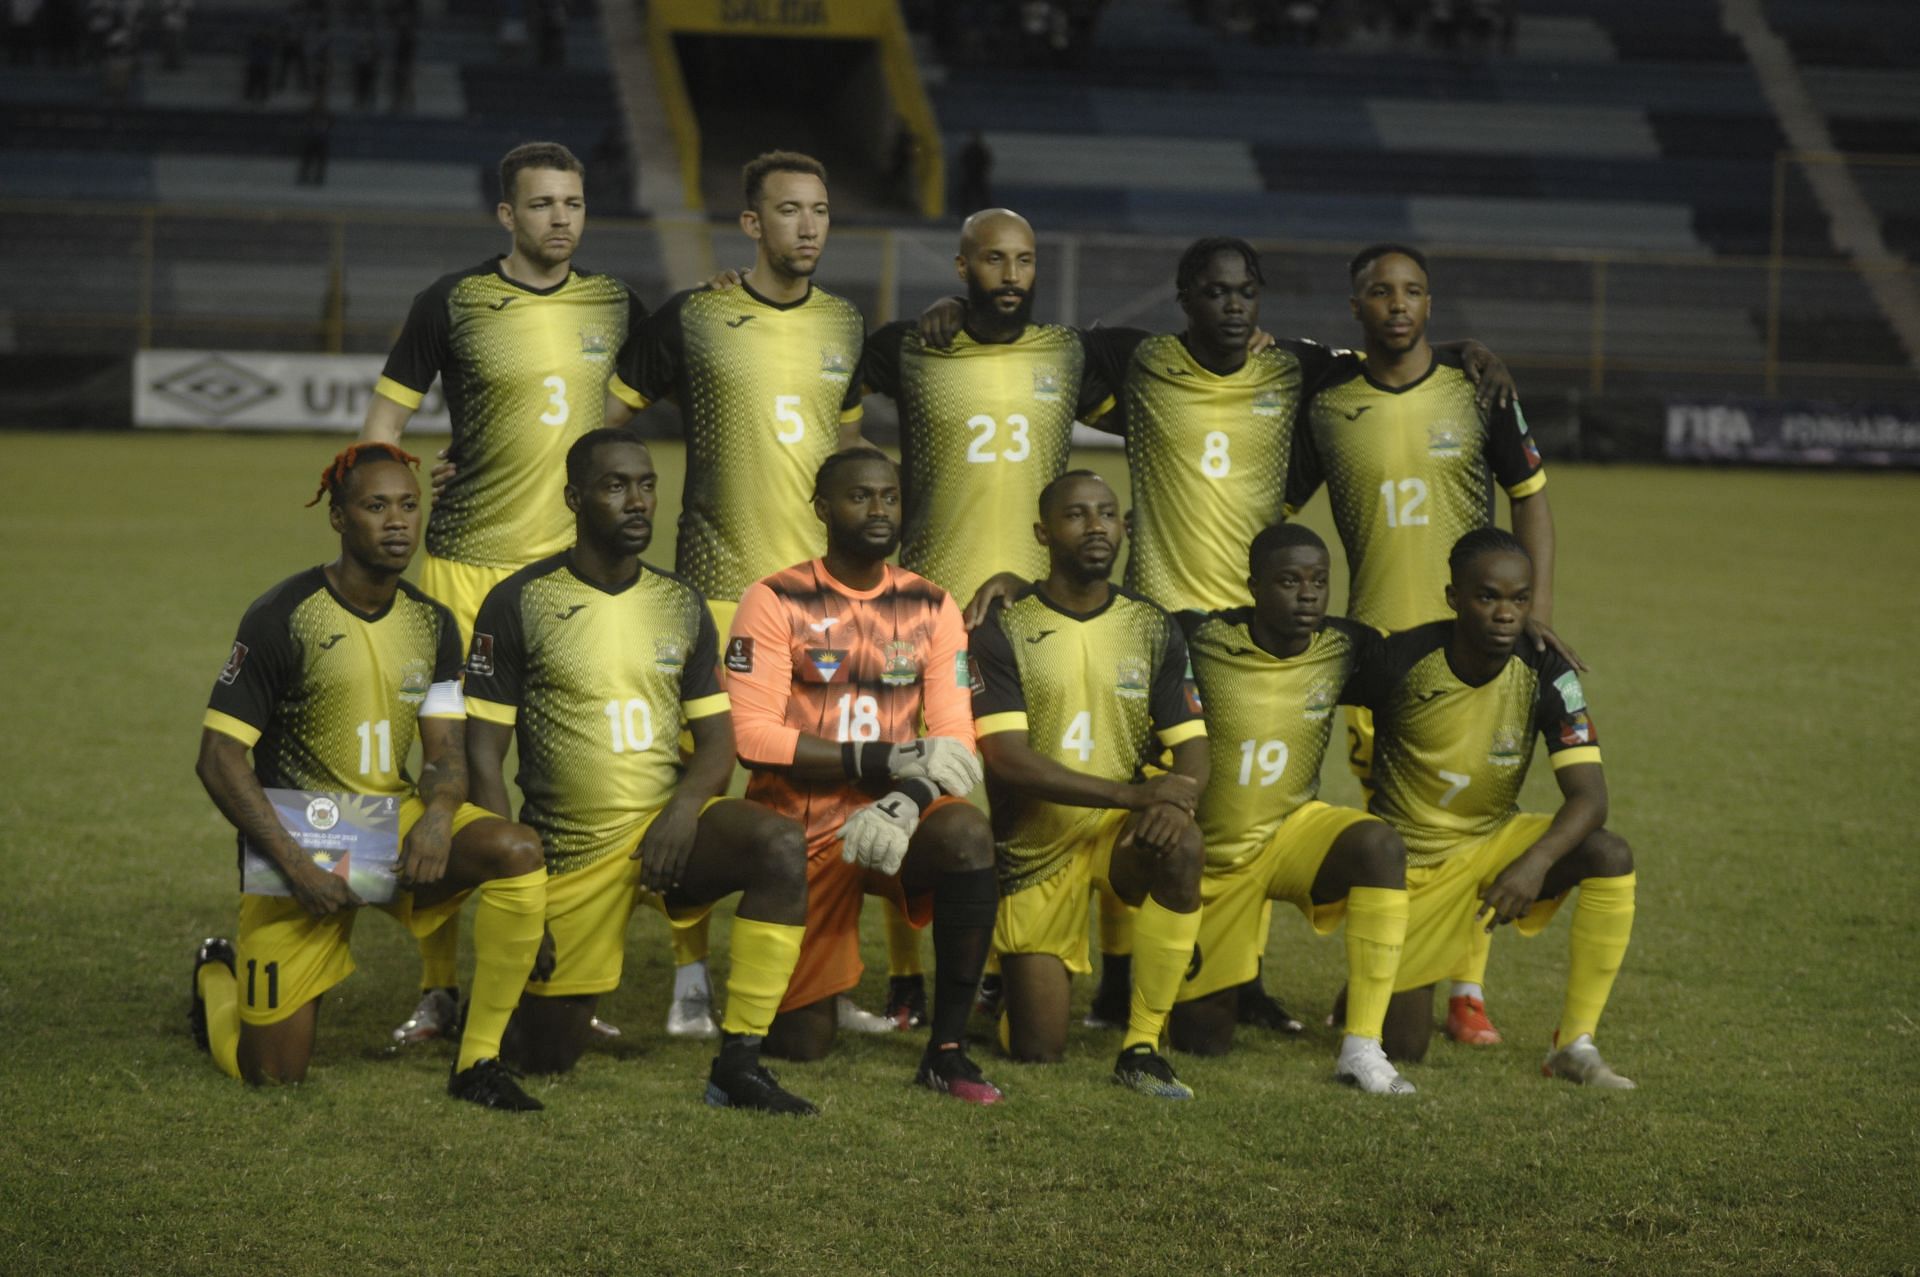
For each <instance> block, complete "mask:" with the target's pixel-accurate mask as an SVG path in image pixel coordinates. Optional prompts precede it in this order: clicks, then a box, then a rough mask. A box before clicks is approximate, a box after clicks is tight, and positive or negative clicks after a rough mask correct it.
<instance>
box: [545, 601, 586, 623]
mask: <svg viewBox="0 0 1920 1277" xmlns="http://www.w3.org/2000/svg"><path fill="white" fill-rule="evenodd" d="M586 608H587V605H586V604H585V603H575V604H574V605H573V606H572V607H570V608H568V609H567V610H566V611H564V612H555V613H554V614H553V619H554V620H556V621H571V620H572V619H573V617H574V614H575V613H576V612H584V611H586Z"/></svg>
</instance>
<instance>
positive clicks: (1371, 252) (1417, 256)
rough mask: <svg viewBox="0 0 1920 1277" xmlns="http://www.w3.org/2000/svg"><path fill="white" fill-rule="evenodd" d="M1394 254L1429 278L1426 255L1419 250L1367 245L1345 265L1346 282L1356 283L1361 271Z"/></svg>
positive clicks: (1403, 245) (1391, 245)
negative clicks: (1404, 259) (1407, 261)
mask: <svg viewBox="0 0 1920 1277" xmlns="http://www.w3.org/2000/svg"><path fill="white" fill-rule="evenodd" d="M1395 253H1398V254H1399V255H1400V256H1402V257H1404V258H1407V259H1408V260H1409V261H1411V262H1412V263H1413V264H1414V265H1415V266H1418V267H1419V268H1420V273H1421V274H1422V275H1426V276H1428V277H1429V278H1431V276H1432V272H1431V271H1429V270H1428V269H1427V255H1426V254H1425V253H1423V252H1421V251H1420V250H1419V249H1417V248H1410V247H1408V246H1407V245H1405V244H1369V245H1367V246H1366V247H1365V248H1363V249H1361V250H1360V251H1359V252H1357V253H1355V254H1354V255H1353V260H1352V261H1350V262H1348V263H1347V282H1348V283H1354V282H1356V281H1358V280H1359V278H1360V272H1361V271H1363V270H1365V269H1366V268H1367V267H1369V266H1371V265H1373V264H1374V263H1375V262H1377V261H1379V260H1380V259H1381V258H1382V257H1391V256H1393V255H1394V254H1395Z"/></svg>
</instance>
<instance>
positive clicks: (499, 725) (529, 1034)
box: [467, 428, 814, 1114]
mask: <svg viewBox="0 0 1920 1277" xmlns="http://www.w3.org/2000/svg"><path fill="white" fill-rule="evenodd" d="M656 484H657V476H656V475H655V472H654V468H653V457H652V454H651V453H650V452H649V451H648V449H647V446H646V444H645V443H644V442H642V441H641V439H640V437H639V436H638V435H636V434H634V433H632V432H631V431H628V430H624V429H609V428H602V429H599V430H593V431H589V432H588V433H586V434H584V435H582V436H581V437H580V438H579V439H577V440H575V441H574V443H573V445H572V446H571V447H570V448H569V449H568V450H567V458H566V487H565V498H566V505H567V508H568V509H569V510H571V511H572V512H573V517H574V543H573V545H572V546H571V547H570V548H569V549H566V550H562V551H561V552H560V553H558V554H554V555H550V556H548V557H547V558H544V559H540V560H538V561H536V562H534V563H531V564H529V565H527V566H526V567H524V568H522V569H520V570H519V571H518V572H516V573H514V574H513V575H512V576H510V577H508V578H507V579H506V580H504V581H502V582H501V583H500V584H498V585H496V586H494V587H493V589H492V590H491V591H489V592H488V594H487V598H486V602H484V603H483V604H481V606H480V612H479V615H478V617H477V618H476V620H475V621H474V639H473V650H472V653H471V655H470V656H469V658H468V662H467V693H468V697H469V705H470V706H471V709H472V713H473V725H472V732H471V734H470V736H469V740H468V759H469V761H470V763H471V765H472V768H473V777H474V783H473V792H474V797H475V799H477V800H478V801H479V802H480V803H481V804H482V805H484V806H486V807H489V808H491V809H493V810H494V811H499V812H505V811H506V810H507V785H506V778H505V776H504V774H503V773H502V770H501V764H502V763H503V761H504V760H505V758H506V754H507V746H508V744H509V743H511V742H515V741H517V742H518V744H519V747H520V777H519V780H520V787H521V790H522V792H523V793H524V794H525V795H526V803H525V805H524V806H523V807H522V809H521V814H522V815H523V816H524V817H525V818H526V820H527V823H528V824H530V825H532V826H533V828H534V829H535V830H536V831H538V833H539V835H540V840H541V842H542V844H543V845H544V846H545V848H546V852H547V866H548V870H549V874H550V877H549V879H548V891H547V910H546V926H547V932H548V934H549V935H550V936H551V937H552V940H553V951H552V962H551V965H550V966H544V967H543V969H542V970H541V971H539V972H537V973H536V974H535V977H534V979H533V980H532V982H530V983H529V984H528V986H527V989H526V996H525V997H523V998H522V999H521V1001H520V1008H519V1010H518V1011H517V1012H516V1013H515V1014H514V1017H513V1024H512V1028H511V1031H510V1032H509V1033H508V1035H507V1041H506V1048H507V1058H508V1059H509V1060H510V1061H511V1062H513V1063H514V1064H516V1065H518V1066H520V1067H522V1068H525V1069H526V1070H528V1071H529V1072H535V1073H560V1072H565V1071H566V1070H568V1069H570V1068H572V1067H573V1065H574V1062H575V1061H576V1060H578V1059H579V1058H580V1053H581V1052H582V1051H583V1050H585V1048H586V1046H587V1043H588V1041H589V1040H590V1038H591V1035H592V1024H593V1019H594V1011H595V1009H596V1006H597V1003H598V1001H599V998H600V995H601V994H603V993H608V992H611V991H612V990H613V989H615V988H617V987H619V984H620V975H621V970H622V967H623V960H624V954H625V948H626V943H625V941H626V930H627V921H628V919H629V917H630V916H631V915H632V912H633V908H634V905H635V904H636V903H639V902H640V901H642V900H645V901H647V902H649V903H651V904H652V905H653V906H654V907H656V908H658V909H659V910H660V911H661V912H662V913H665V914H667V916H668V917H669V918H671V919H675V920H678V921H681V922H685V921H688V920H690V919H693V918H698V917H703V916H704V915H705V914H706V913H707V911H709V910H711V909H712V907H713V905H714V903H715V902H716V901H718V900H720V899H721V898H722V897H725V896H730V895H733V894H734V893H736V892H738V893H739V895H740V903H739V908H738V911H737V913H736V915H735V918H734V924H733V931H732V946H733V965H732V971H731V973H730V974H729V976H728V979H727V1013H726V1020H725V1022H724V1024H723V1025H722V1026H721V1030H722V1032H721V1045H720V1052H719V1055H718V1056H717V1057H716V1058H715V1060H714V1062H713V1067H712V1070H711V1071H710V1073H709V1076H708V1087H707V1099H708V1102H709V1103H712V1104H715V1105H721V1106H731V1107H735V1108H749V1109H757V1110H760V1111H763V1112H772V1113H794V1114H811V1113H812V1112H814V1107H813V1105H811V1104H809V1103H808V1102H807V1101H805V1100H803V1099H801V1098H799V1097H798V1096H795V1095H792V1094H790V1093H788V1092H787V1091H785V1090H783V1089H782V1088H781V1087H780V1085H779V1084H778V1082H777V1081H776V1080H775V1079H774V1077H773V1075H772V1074H771V1073H769V1072H768V1071H767V1070H766V1069H765V1068H763V1067H762V1066H761V1064H760V1043H761V1041H762V1040H763V1039H764V1038H765V1036H766V1033H767V1029H768V1027H769V1025H770V1024H771V1023H772V1021H773V1014H774V1008H775V1007H777V1006H778V1005H779V1003H780V999H781V997H782V996H783V995H784V994H785V993H786V989H787V980H788V977H789V976H791V975H792V973H793V967H794V962H795V960H796V959H797V958H798V956H799V953H800V935H801V931H802V928H803V927H804V925H805V923H806V916H807V879H806V864H805V847H804V845H803V844H802V841H801V838H800V830H799V828H798V826H796V825H795V824H794V823H793V822H792V821H789V820H783V819H781V818H780V817H779V816H777V815H775V814H774V813H773V812H771V811H769V810H767V809H766V808H765V807H764V806H762V805H760V804H759V803H753V802H737V801H728V800H725V799H724V798H723V797H722V795H723V793H724V791H725V790H726V787H727V781H728V779H729V778H730V777H731V776H732V774H733V750H734V743H733V725H732V715H731V713H730V712H729V703H728V700H727V695H726V693H725V692H724V691H722V690H721V687H720V677H719V663H720V651H719V647H720V644H719V637H718V634H717V632H716V631H715V628H714V624H713V617H712V614H711V613H710V612H709V611H708V610H707V604H706V600H705V599H703V598H701V597H700V593H699V591H697V590H695V589H694V588H693V587H692V586H691V585H688V584H687V583H686V582H685V581H682V580H681V579H680V578H679V577H677V576H674V575H672V574H670V573H666V572H662V571H660V570H658V569H657V568H654V567H651V566H649V565H647V564H645V563H643V562H641V560H640V554H641V552H642V551H644V550H645V549H646V548H647V546H648V545H649V544H650V543H651V542H652V539H653V513H654V502H655V487H656ZM683 730H684V731H691V733H692V736H693V755H692V757H691V758H690V759H689V760H688V761H687V763H686V765H685V768H684V770H683V769H682V766H681V761H680V737H681V733H682V731H683Z"/></svg>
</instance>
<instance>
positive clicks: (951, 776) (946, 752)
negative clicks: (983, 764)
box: [887, 736, 982, 798]
mask: <svg viewBox="0 0 1920 1277" xmlns="http://www.w3.org/2000/svg"><path fill="white" fill-rule="evenodd" d="M887 770H888V772H890V773H891V774H892V775H893V777H894V779H896V780H909V779H913V778H915V777H918V778H920V779H922V780H930V781H932V782H933V783H934V784H936V785H938V786H940V788H941V789H942V790H943V791H945V792H946V793H949V794H952V795H953V796H954V797H955V798H965V797H966V796H967V795H968V794H970V793H972V792H973V790H974V787H975V786H976V785H978V784H979V783H980V777H981V775H982V773H981V770H980V760H979V759H978V758H975V757H974V755H973V751H972V750H970V749H968V748H967V747H966V746H965V745H962V744H961V743H960V742H959V741H957V740H954V739H952V738H951V737H947V736H922V737H921V738H920V739H919V740H916V741H909V742H907V743H906V744H905V745H895V746H894V747H893V752H892V754H890V755H889V756H888V758H887Z"/></svg>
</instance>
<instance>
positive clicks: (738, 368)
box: [605, 151, 866, 1033]
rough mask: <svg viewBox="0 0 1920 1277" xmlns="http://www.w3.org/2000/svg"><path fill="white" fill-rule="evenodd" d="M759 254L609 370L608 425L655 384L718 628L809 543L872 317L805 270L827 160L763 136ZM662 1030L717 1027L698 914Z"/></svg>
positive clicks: (754, 165) (814, 243)
mask: <svg viewBox="0 0 1920 1277" xmlns="http://www.w3.org/2000/svg"><path fill="white" fill-rule="evenodd" d="M741 185H742V188H743V192H742V193H743V195H744V197H745V200H746V207H745V209H744V210H743V211H742V212H741V214H740V228H741V229H742V230H743V231H745V232H746V234H747V236H748V238H750V239H752V240H753V241H754V245H755V252H754V268H753V271H752V273H751V275H750V277H749V279H748V280H747V281H746V282H745V283H744V284H743V285H742V286H741V287H739V288H733V289H728V290H726V291H715V290H710V289H706V288H698V289H690V290H688V291H686V292H683V293H678V294H676V295H675V296H674V297H673V298H672V299H671V300H669V301H668V302H667V304H666V305H664V306H662V307H661V308H660V310H659V311H658V312H657V313H656V314H654V315H653V316H651V317H650V318H649V319H648V321H647V323H646V325H645V326H644V327H643V328H642V329H640V330H638V331H636V332H634V333H632V334H630V335H629V337H628V339H627V342H626V344H625V345H624V346H622V347H620V353H619V358H618V360H617V363H616V369H617V370H616V372H615V373H614V376H613V378H612V379H611V380H610V381H609V382H608V383H607V399H606V405H605V414H606V421H607V424H609V425H616V426H617V425H621V424H624V423H625V422H627V421H628V420H629V419H631V417H632V416H633V414H634V413H635V412H637V411H639V410H641V409H643V408H645V407H647V406H648V405H649V404H651V403H654V402H656V401H658V400H661V399H672V400H673V401H674V402H675V403H676V404H677V405H678V406H679V409H680V419H681V425H682V429H683V431H684V433H685V436H686V443H687V472H686V482H685V486H684V488H683V489H682V492H681V512H680V536H679V541H678V543H677V545H676V547H675V557H674V569H675V571H676V572H677V573H678V574H679V575H680V576H682V577H684V578H686V580H687V581H688V582H689V583H690V584H692V585H693V586H694V588H695V589H697V590H699V591H700V592H701V593H702V594H703V595H705V596H706V600H707V605H708V606H709V607H710V608H712V609H713V614H714V620H715V622H716V624H717V625H718V627H719V628H720V630H721V631H722V632H725V631H726V629H727V627H728V625H729V623H730V622H731V620H732V618H733V612H734V609H735V608H736V607H737V606H738V601H739V599H740V596H741V595H742V594H743V593H744V592H745V591H746V589H747V587H748V586H750V585H752V584H753V583H754V582H756V581H758V580H760V579H761V578H762V577H765V576H768V575H770V574H772V573H774V572H777V571H779V570H780V569H782V568H785V567H787V566H788V565H789V564H792V563H794V562H797V561H799V560H801V559H805V558H807V557H808V556H809V555H811V554H813V553H815V542H816V539H817V536H818V530H817V528H816V527H815V525H814V522H813V519H812V516H811V513H810V511H811V502H812V494H813V477H814V473H815V472H816V471H817V470H818V469H819V467H820V465H821V463H822V462H824V461H825V460H826V459H827V457H828V456H829V455H831V454H832V453H834V452H836V451H838V450H840V449H841V448H844V447H849V446H851V445H853V444H855V443H858V442H859V440H860V415H861V408H860V374H859V365H860V349H861V343H862V342H863V341H864V339H865V336H866V321H865V320H863V319H862V318H861V317H860V311H859V309H858V308H857V307H855V306H854V305H853V303H852V302H849V301H847V300H846V299H845V298H842V297H838V296H835V295H834V294H833V293H830V292H828V291H827V290H826V289H824V288H820V287H818V286H816V285H815V284H814V282H813V273H814V270H815V268H817V267H818V266H819V264H820V254H821V252H822V251H823V250H824V249H825V248H826V243H827V230H828V227H829V225H830V223H831V220H832V219H831V216H830V210H829V208H828V204H827V171H826V169H825V168H824V167H823V166H822V165H821V164H820V162H819V161H818V160H815V159H813V158H812V157H811V156H807V155H801V154H799V153H797V152H793V151H768V152H767V153H765V154H763V155H760V156H758V157H756V158H755V159H753V160H751V161H749V162H748V163H747V165H746V167H745V168H744V169H743V170H742V171H741ZM673 940H674V964H675V968H676V969H675V972H674V1000H673V1006H672V1009H671V1010H670V1011H669V1013H668V1031H669V1032H686V1033H692V1032H698V1031H699V1030H700V1029H701V1027H702V1026H705V1027H706V1031H708V1032H710V1031H711V1027H710V1026H711V1020H710V1019H708V1007H709V1006H710V1005H711V999H712V993H711V988H710V981H709V979H708V976H707V967H706V956H707V929H706V925H705V923H704V921H703V922H701V923H698V924H696V925H694V926H692V927H676V928H674V932H673Z"/></svg>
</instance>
